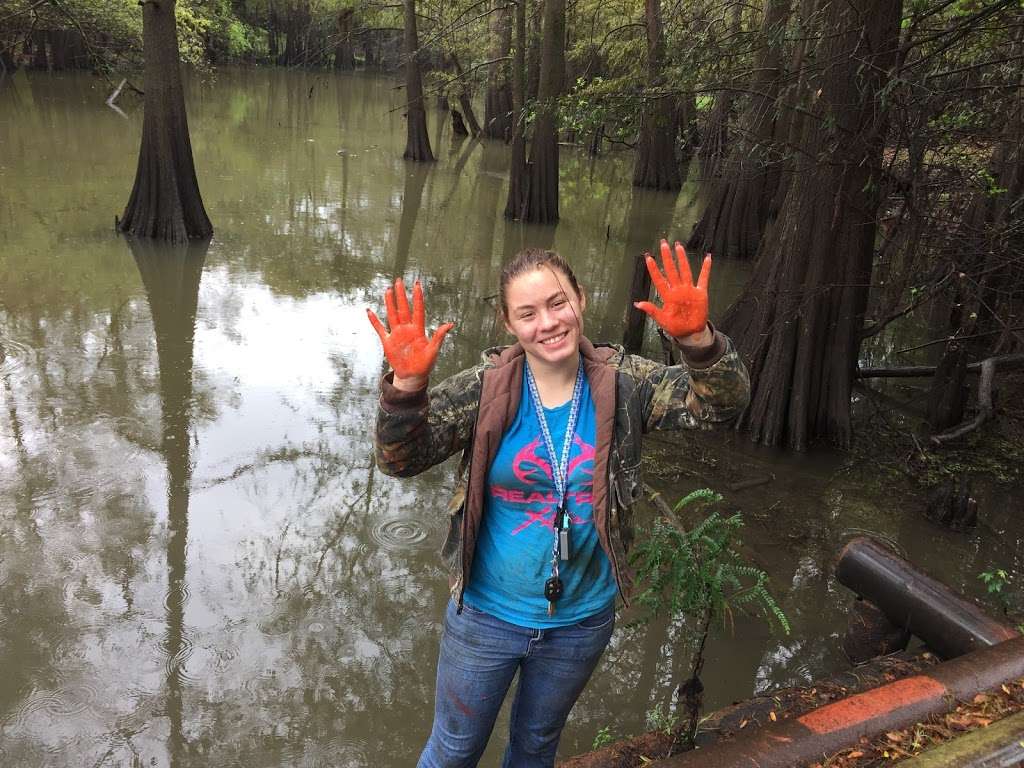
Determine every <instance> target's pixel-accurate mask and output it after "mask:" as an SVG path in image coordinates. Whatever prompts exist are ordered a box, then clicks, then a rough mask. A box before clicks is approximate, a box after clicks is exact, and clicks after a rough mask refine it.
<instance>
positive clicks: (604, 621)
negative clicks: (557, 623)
mask: <svg viewBox="0 0 1024 768" xmlns="http://www.w3.org/2000/svg"><path fill="white" fill-rule="evenodd" d="M614 621H615V606H614V605H613V606H611V607H609V608H605V609H604V610H603V611H601V612H600V613H595V614H594V615H593V616H587V618H585V619H583V620H582V621H578V622H576V626H577V627H579V628H580V629H588V630H591V631H593V630H596V629H604V628H606V627H607V626H608V625H609V624H611V623H612V622H614Z"/></svg>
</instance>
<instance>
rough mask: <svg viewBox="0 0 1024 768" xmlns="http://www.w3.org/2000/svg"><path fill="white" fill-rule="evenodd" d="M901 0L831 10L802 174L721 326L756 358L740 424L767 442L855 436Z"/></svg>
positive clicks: (849, 2)
mask: <svg viewBox="0 0 1024 768" xmlns="http://www.w3.org/2000/svg"><path fill="white" fill-rule="evenodd" d="M901 6H902V2H900V1H899V0H895V1H894V0H843V2H839V1H838V0H835V1H834V2H830V3H828V5H827V6H826V7H824V8H823V9H822V18H823V25H824V26H823V28H822V33H823V40H824V42H823V44H822V46H823V49H824V56H823V57H822V58H821V59H820V60H821V61H824V62H829V63H830V65H829V66H828V67H826V68H824V69H823V70H822V71H820V72H818V73H816V74H815V76H814V78H813V79H814V84H813V85H814V86H816V87H812V90H813V91H814V92H815V97H816V98H815V99H814V100H813V101H809V102H808V103H807V105H806V108H807V110H808V111H810V112H812V114H813V115H814V119H810V118H809V119H808V120H806V121H805V129H804V134H803V138H802V142H801V152H800V154H799V156H798V158H797V160H796V164H797V167H796V173H795V174H794V177H793V181H792V183H791V186H790V188H789V193H788V195H787V196H786V200H785V203H784V209H783V210H782V211H781V212H780V214H779V218H778V219H777V220H776V221H775V222H774V223H773V224H772V225H771V227H770V228H769V230H768V232H767V233H766V234H765V242H764V245H763V247H762V248H761V251H760V254H759V256H758V259H757V262H756V265H755V270H754V274H753V275H752V277H751V280H750V283H749V284H748V286H747V288H746V289H745V290H744V292H743V294H742V295H741V296H740V298H739V299H738V300H737V301H736V303H735V304H734V305H733V306H732V307H731V308H730V309H729V311H728V313H727V316H726V318H725V321H724V322H723V328H724V329H725V330H726V332H728V333H729V334H730V335H731V336H732V338H733V340H734V341H735V342H736V344H737V346H738V348H739V349H740V351H741V354H743V356H744V357H745V359H746V360H747V362H748V367H749V369H750V374H751V376H750V378H751V381H752V382H753V388H752V392H751V401H750V405H749V406H748V408H747V409H746V411H745V412H744V413H743V415H742V416H741V417H740V421H739V426H740V427H741V428H746V429H747V430H749V432H750V435H751V437H752V438H753V439H754V440H755V441H757V442H760V443H763V444H765V445H773V446H775V445H783V444H785V445H788V446H790V447H792V448H795V449H797V450H806V449H807V447H808V445H809V444H810V442H811V441H812V440H815V439H817V438H823V439H827V440H829V441H830V442H832V443H834V444H836V445H839V446H842V447H845V446H848V445H849V444H850V441H851V424H850V390H851V384H852V381H853V375H854V371H855V368H856V360H857V352H858V349H859V345H860V338H861V335H860V334H861V329H862V326H863V320H864V309H865V306H866V303H867V295H868V286H869V285H870V282H871V269H872V256H873V248H874V239H875V219H876V215H877V211H878V204H879V200H878V189H879V186H880V181H879V177H880V172H881V159H882V148H883V146H884V140H885V131H886V127H887V111H886V110H885V109H884V108H883V107H882V105H881V104H880V103H879V99H878V94H879V91H880V90H881V88H882V87H883V86H884V85H885V83H886V82H887V79H888V77H889V76H890V69H891V67H892V66H893V63H894V62H895V50H896V47H897V46H896V43H897V39H898V33H899V22H900V13H901Z"/></svg>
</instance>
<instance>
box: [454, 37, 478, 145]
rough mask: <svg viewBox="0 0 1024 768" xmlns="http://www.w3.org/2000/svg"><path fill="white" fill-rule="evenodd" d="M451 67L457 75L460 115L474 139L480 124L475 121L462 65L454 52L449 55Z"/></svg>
mask: <svg viewBox="0 0 1024 768" xmlns="http://www.w3.org/2000/svg"><path fill="white" fill-rule="evenodd" d="M451 59H452V66H453V67H454V68H455V74H456V75H458V78H459V82H458V85H456V88H457V93H458V99H459V106H460V107H461V108H462V114H463V116H464V117H465V118H466V122H467V123H468V124H469V131H470V133H471V134H472V135H473V137H474V138H476V137H477V136H479V135H480V133H481V128H480V123H479V122H478V121H477V119H476V112H475V111H474V110H473V102H472V101H471V100H470V98H469V90H468V88H467V86H466V79H465V77H464V75H465V70H464V69H463V68H462V63H461V62H460V61H459V57H458V56H457V55H456V53H455V51H452V53H451Z"/></svg>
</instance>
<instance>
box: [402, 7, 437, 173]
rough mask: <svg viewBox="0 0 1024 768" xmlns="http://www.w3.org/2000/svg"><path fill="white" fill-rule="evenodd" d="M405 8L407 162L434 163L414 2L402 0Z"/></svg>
mask: <svg viewBox="0 0 1024 768" xmlns="http://www.w3.org/2000/svg"><path fill="white" fill-rule="evenodd" d="M402 2H403V5H404V7H405V37H404V43H405V98H406V100H407V101H408V104H407V109H406V126H405V128H406V133H405V137H406V138H405V153H404V154H403V155H402V157H404V158H405V159H406V160H415V161H416V162H418V163H429V162H433V161H434V153H433V152H432V151H431V149H430V135H429V134H428V133H427V109H426V105H425V104H424V102H423V79H422V78H421V77H420V44H419V39H418V38H417V36H416V0H402Z"/></svg>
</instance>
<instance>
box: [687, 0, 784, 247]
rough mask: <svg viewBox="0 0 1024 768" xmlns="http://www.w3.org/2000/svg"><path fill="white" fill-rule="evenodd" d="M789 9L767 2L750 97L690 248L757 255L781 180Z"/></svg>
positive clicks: (781, 1) (771, 0) (774, 0)
mask: <svg viewBox="0 0 1024 768" xmlns="http://www.w3.org/2000/svg"><path fill="white" fill-rule="evenodd" d="M789 10H790V0H769V2H768V3H767V5H766V7H765V13H764V19H763V21H762V25H761V33H760V36H761V40H760V47H759V48H758V53H757V56H756V59H755V64H754V76H753V79H752V82H751V84H750V86H749V88H748V90H749V91H750V94H749V97H748V98H749V101H748V102H747V106H746V109H745V110H744V112H743V116H742V118H741V119H740V129H739V132H738V135H737V137H736V140H735V141H734V142H733V143H732V145H731V146H730V147H729V150H728V154H727V156H726V159H725V160H724V161H723V163H722V176H721V178H720V179H718V180H717V181H713V182H711V183H712V184H713V191H712V193H711V196H710V199H709V201H708V205H707V208H705V209H704V214H703V215H702V216H701V218H700V221H698V222H697V224H696V226H695V227H694V230H693V234H691V235H690V240H689V245H690V247H691V248H697V249H700V250H701V251H702V252H705V253H707V252H710V253H713V254H714V255H715V256H729V257H731V258H739V259H752V258H754V256H755V255H756V254H757V247H758V243H759V242H760V240H761V233H762V232H763V231H764V227H765V224H766V223H767V221H768V212H769V206H770V204H771V202H772V199H773V198H774V196H775V190H776V189H777V188H778V183H779V162H780V160H781V154H780V150H779V148H778V142H777V136H776V126H777V124H778V123H777V120H776V116H777V114H778V105H777V100H778V96H779V90H780V87H781V81H782V77H783V72H782V37H783V35H784V33H785V30H786V21H787V18H788V16H789Z"/></svg>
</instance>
